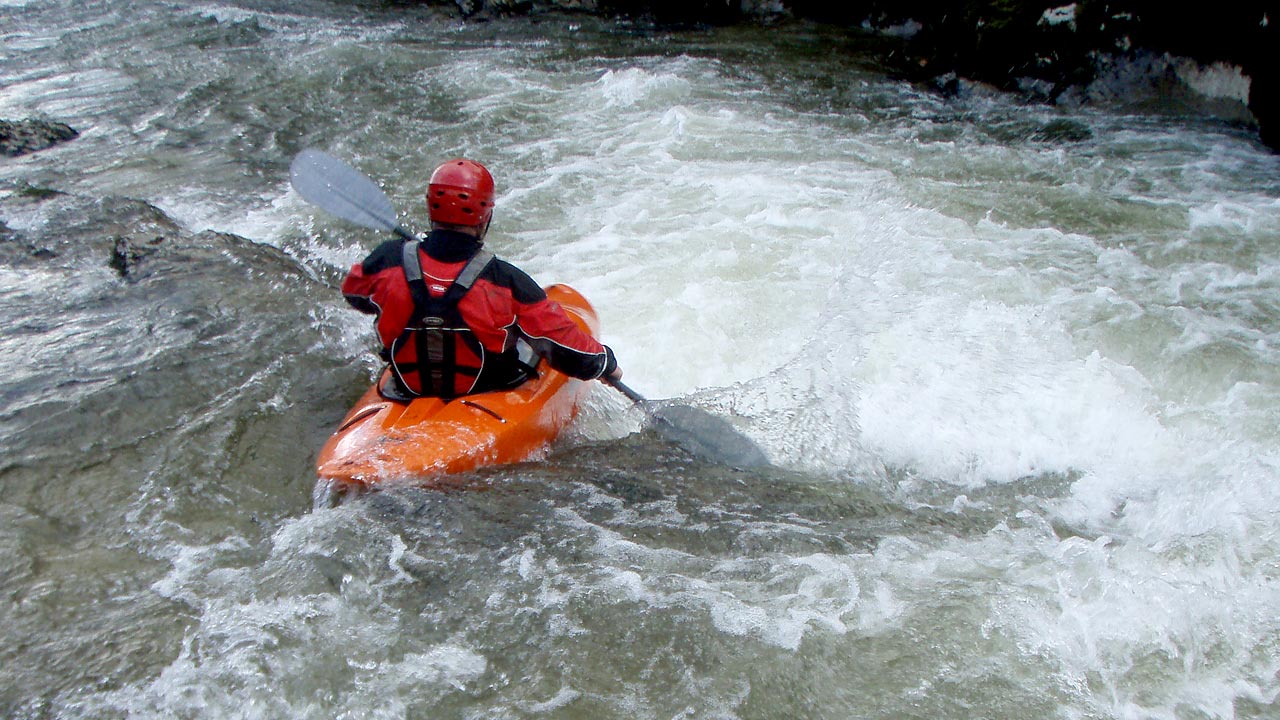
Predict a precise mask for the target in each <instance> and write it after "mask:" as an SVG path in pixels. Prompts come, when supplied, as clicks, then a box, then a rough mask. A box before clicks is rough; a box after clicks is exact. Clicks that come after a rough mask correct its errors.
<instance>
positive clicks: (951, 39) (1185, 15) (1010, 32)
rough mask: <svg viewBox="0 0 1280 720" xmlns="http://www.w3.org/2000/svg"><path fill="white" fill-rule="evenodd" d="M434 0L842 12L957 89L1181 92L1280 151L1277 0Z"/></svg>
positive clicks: (1128, 96) (754, 17)
mask: <svg viewBox="0 0 1280 720" xmlns="http://www.w3.org/2000/svg"><path fill="white" fill-rule="evenodd" d="M425 1H426V2H430V3H431V4H435V5H452V6H455V7H456V8H457V9H458V10H459V11H460V12H461V13H462V14H463V15H465V16H469V17H484V16H486V15H496V14H504V15H505V14H535V13H538V12H540V11H548V10H555V11H574V12H587V13H592V14H597V15H606V16H614V17H628V18H632V19H639V20H647V21H650V22H653V23H655V24H659V25H662V24H690V23H695V24H715V25H723V24H730V23H739V22H764V23H774V22H780V21H785V20H788V19H803V20H813V21H818V22H824V23H831V24H835V25H841V26H844V27H846V28H847V29H848V31H849V32H851V33H867V32H870V33H878V34H881V35H886V36H890V37H893V38H896V39H898V40H900V42H899V43H898V44H896V46H893V49H891V50H889V51H888V52H889V53H890V54H891V57H887V58H885V60H886V61H887V62H888V63H890V64H891V65H893V66H896V67H897V68H899V70H900V72H901V73H902V75H903V76H905V77H908V78H910V79H912V80H916V81H920V82H924V83H928V84H932V85H934V86H935V87H937V88H939V89H940V90H942V91H944V92H950V91H955V89H956V88H957V87H962V86H963V85H964V83H965V82H980V83H985V84H989V85H994V86H996V87H998V88H1000V89H1003V90H1007V91H1010V92H1017V93H1021V94H1023V95H1025V96H1027V98H1028V99H1029V100H1033V101H1042V102H1049V103H1062V104H1072V103H1074V104H1081V103H1088V102H1096V103H1105V102H1119V103H1128V104H1132V105H1139V106H1140V105H1141V104H1142V103H1143V102H1145V101H1147V100H1157V101H1160V100H1164V101H1168V100H1170V99H1171V100H1172V102H1173V104H1175V105H1177V104H1186V106H1187V109H1188V112H1207V113H1209V114H1212V115H1217V116H1222V117H1224V118H1225V119H1227V120H1230V121H1239V122H1241V123H1243V124H1246V125H1249V126H1252V127H1254V128H1256V129H1257V131H1258V133H1259V136H1260V138H1261V139H1262V141H1263V142H1265V143H1266V144H1267V145H1269V146H1270V147H1271V148H1272V149H1280V111H1277V109H1276V96H1277V92H1276V68H1277V67H1280V63H1276V62H1275V48H1277V47H1280V38H1277V37H1276V34H1277V33H1276V24H1277V23H1278V22H1280V17H1276V15H1280V6H1277V5H1276V3H1275V0H1237V1H1235V2H1227V3H1211V4H1209V5H1204V4H1195V3H1168V2H1156V1H1155V0H1077V1H1076V2H1069V1H1065V0H1039V1H1036V0H952V1H951V2H940V1H939V0H845V1H844V2H830V0H536V1H535V0H425ZM1135 94H1136V96H1135ZM1166 104H1167V102H1166Z"/></svg>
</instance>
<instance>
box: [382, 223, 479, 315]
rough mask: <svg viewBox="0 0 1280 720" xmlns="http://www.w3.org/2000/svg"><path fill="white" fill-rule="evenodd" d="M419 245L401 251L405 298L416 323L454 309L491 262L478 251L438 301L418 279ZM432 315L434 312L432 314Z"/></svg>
mask: <svg viewBox="0 0 1280 720" xmlns="http://www.w3.org/2000/svg"><path fill="white" fill-rule="evenodd" d="M421 245H422V243H421V242H419V241H416V240H415V241H413V242H406V243H405V244H404V249H403V253H404V254H403V258H402V261H403V263H402V264H403V265H404V277H405V280H407V281H408V282H409V294H410V296H412V297H413V304H414V306H415V312H414V319H415V320H419V319H421V318H422V317H426V316H438V315H440V314H443V312H445V310H446V309H447V308H452V307H454V306H456V305H457V303H458V301H459V300H461V299H462V296H463V295H466V294H467V291H468V290H470V289H471V286H472V285H475V283H476V280H478V279H479V278H480V274H481V273H483V272H484V270H485V268H487V267H489V263H491V262H493V259H494V255H493V253H491V252H489V251H488V250H485V249H483V248H481V249H480V251H479V252H477V253H476V254H475V255H473V256H472V257H471V259H470V260H469V261H467V264H466V265H464V266H463V268H462V270H461V272H459V273H458V277H456V278H454V280H453V284H451V285H450V286H449V289H448V290H447V291H445V294H444V296H443V297H441V298H432V297H431V293H430V292H428V291H427V283H426V281H425V280H423V278H422V258H421V256H419V254H418V248H419V247H420V246H421ZM433 311H434V312H433Z"/></svg>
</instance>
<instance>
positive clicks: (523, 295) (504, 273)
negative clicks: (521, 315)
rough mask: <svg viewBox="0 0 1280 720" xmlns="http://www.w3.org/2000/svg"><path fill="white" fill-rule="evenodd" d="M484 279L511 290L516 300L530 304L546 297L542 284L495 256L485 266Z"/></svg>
mask: <svg viewBox="0 0 1280 720" xmlns="http://www.w3.org/2000/svg"><path fill="white" fill-rule="evenodd" d="M482 277H484V278H485V279H486V280H488V281H490V282H492V283H494V284H495V285H500V286H502V287H505V288H509V289H510V290H511V296H512V297H514V298H515V299H516V302H519V303H524V304H526V305H530V304H533V303H536V302H541V301H543V300H545V299H546V297H547V293H546V292H545V291H544V290H543V289H542V286H540V285H538V283H536V282H534V280H533V278H531V277H529V276H528V275H527V274H526V273H525V271H523V270H521V269H520V268H518V267H516V266H515V265H512V264H511V263H509V262H507V261H506V260H503V259H502V258H495V259H494V261H493V262H491V263H489V267H487V268H485V271H484V275H483V276H482Z"/></svg>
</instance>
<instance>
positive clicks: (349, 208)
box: [289, 149, 769, 468]
mask: <svg viewBox="0 0 1280 720" xmlns="http://www.w3.org/2000/svg"><path fill="white" fill-rule="evenodd" d="M289 182H290V183H291V184H292V185H293V189H294V190H297V191H298V194H299V195H301V196H302V198H303V199H304V200H306V201H307V202H309V203H311V204H312V205H315V206H316V207H318V208H320V209H321V210H324V211H325V212H328V213H330V214H331V215H335V216H337V217H340V218H342V219H343V220H346V221H348V222H352V223H355V224H356V225H359V226H361V227H367V228H371V229H373V230H383V231H389V232H393V233H395V234H396V235H398V236H400V237H402V238H405V239H406V240H414V239H416V238H414V236H413V234H412V233H410V232H409V231H408V230H405V229H404V228H403V227H401V226H400V223H399V222H398V221H397V220H396V209H395V206H393V205H392V204H391V200H390V199H389V198H387V195H386V193H384V192H382V188H379V187H378V186H377V184H375V183H374V182H373V180H370V179H369V178H368V177H367V176H365V175H364V173H361V172H360V171H359V170H356V169H355V168H353V167H351V166H350V165H348V164H346V163H344V162H342V161H341V160H339V159H337V158H335V157H333V156H331V155H329V154H327V153H324V152H321V151H320V150H314V149H309V150H303V151H302V152H300V153H298V155H297V156H296V157H295V158H294V159H293V162H292V163H291V164H290V165H289ZM601 380H603V381H604V382H605V383H607V384H608V385H610V386H612V387H613V388H615V389H616V390H617V391H618V392H620V393H622V394H623V395H626V396H627V398H629V399H630V400H631V401H632V402H634V403H635V404H636V405H637V406H639V407H640V408H641V409H642V410H644V413H645V417H646V418H648V420H649V421H650V423H651V424H652V425H653V426H654V428H655V429H657V430H658V433H659V434H660V435H662V436H663V437H665V438H666V439H667V440H670V441H671V442H673V443H675V444H677V445H680V446H681V447H683V448H684V449H685V450H688V451H689V452H690V453H692V454H693V455H695V456H696V457H700V458H702V459H704V460H708V461H711V462H716V463H722V464H725V465H729V466H732V467H737V468H746V467H759V466H762V465H768V464H769V460H768V458H767V457H765V454H764V452H762V451H761V450H760V448H759V447H757V446H756V444H755V443H753V442H751V441H750V440H748V439H747V438H746V437H745V436H744V435H742V434H741V433H739V432H738V431H737V430H736V429H735V428H734V427H733V426H732V425H730V424H729V422H728V421H726V420H724V419H722V418H719V417H716V416H715V415H712V414H711V413H709V412H706V411H705V410H699V409H698V408H695V407H692V406H688V405H665V406H658V407H654V405H655V404H654V403H652V402H650V401H649V400H646V399H645V398H644V396H643V395H641V394H640V393H638V392H636V391H635V390H632V389H631V388H629V387H627V386H626V385H623V384H622V381H621V380H614V379H612V378H607V377H606V378H601Z"/></svg>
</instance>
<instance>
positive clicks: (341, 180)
mask: <svg viewBox="0 0 1280 720" xmlns="http://www.w3.org/2000/svg"><path fill="white" fill-rule="evenodd" d="M289 181H290V182H291V183H292V184H293V189H294V190H297V191H298V194H299V195H301V196H302V197H303V198H304V199H305V200H306V201H307V202H309V203H311V204H313V205H315V206H316V207H319V208H320V209H322V210H324V211H325V212H327V213H330V214H332V215H336V216H337V217H340V218H342V219H343V220H346V221H348V222H353V223H355V224H357V225H360V226H362V227H367V228H373V229H375V230H395V229H396V210H395V207H394V206H393V205H392V204H391V200H389V199H388V198H387V195H386V193H384V192H382V189H381V188H379V187H378V186H377V185H375V184H374V182H373V181H372V180H370V179H369V178H367V177H365V175H364V174H363V173H361V172H360V171H359V170H356V169H355V168H353V167H351V166H350V165H348V164H346V163H344V162H342V161H341V160H339V159H337V158H335V157H333V156H331V155H327V154H325V153H323V152H321V151H319V150H303V151H302V152H300V153H298V156H297V157H295V158H294V159H293V163H292V164H291V165H290V166H289Z"/></svg>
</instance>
